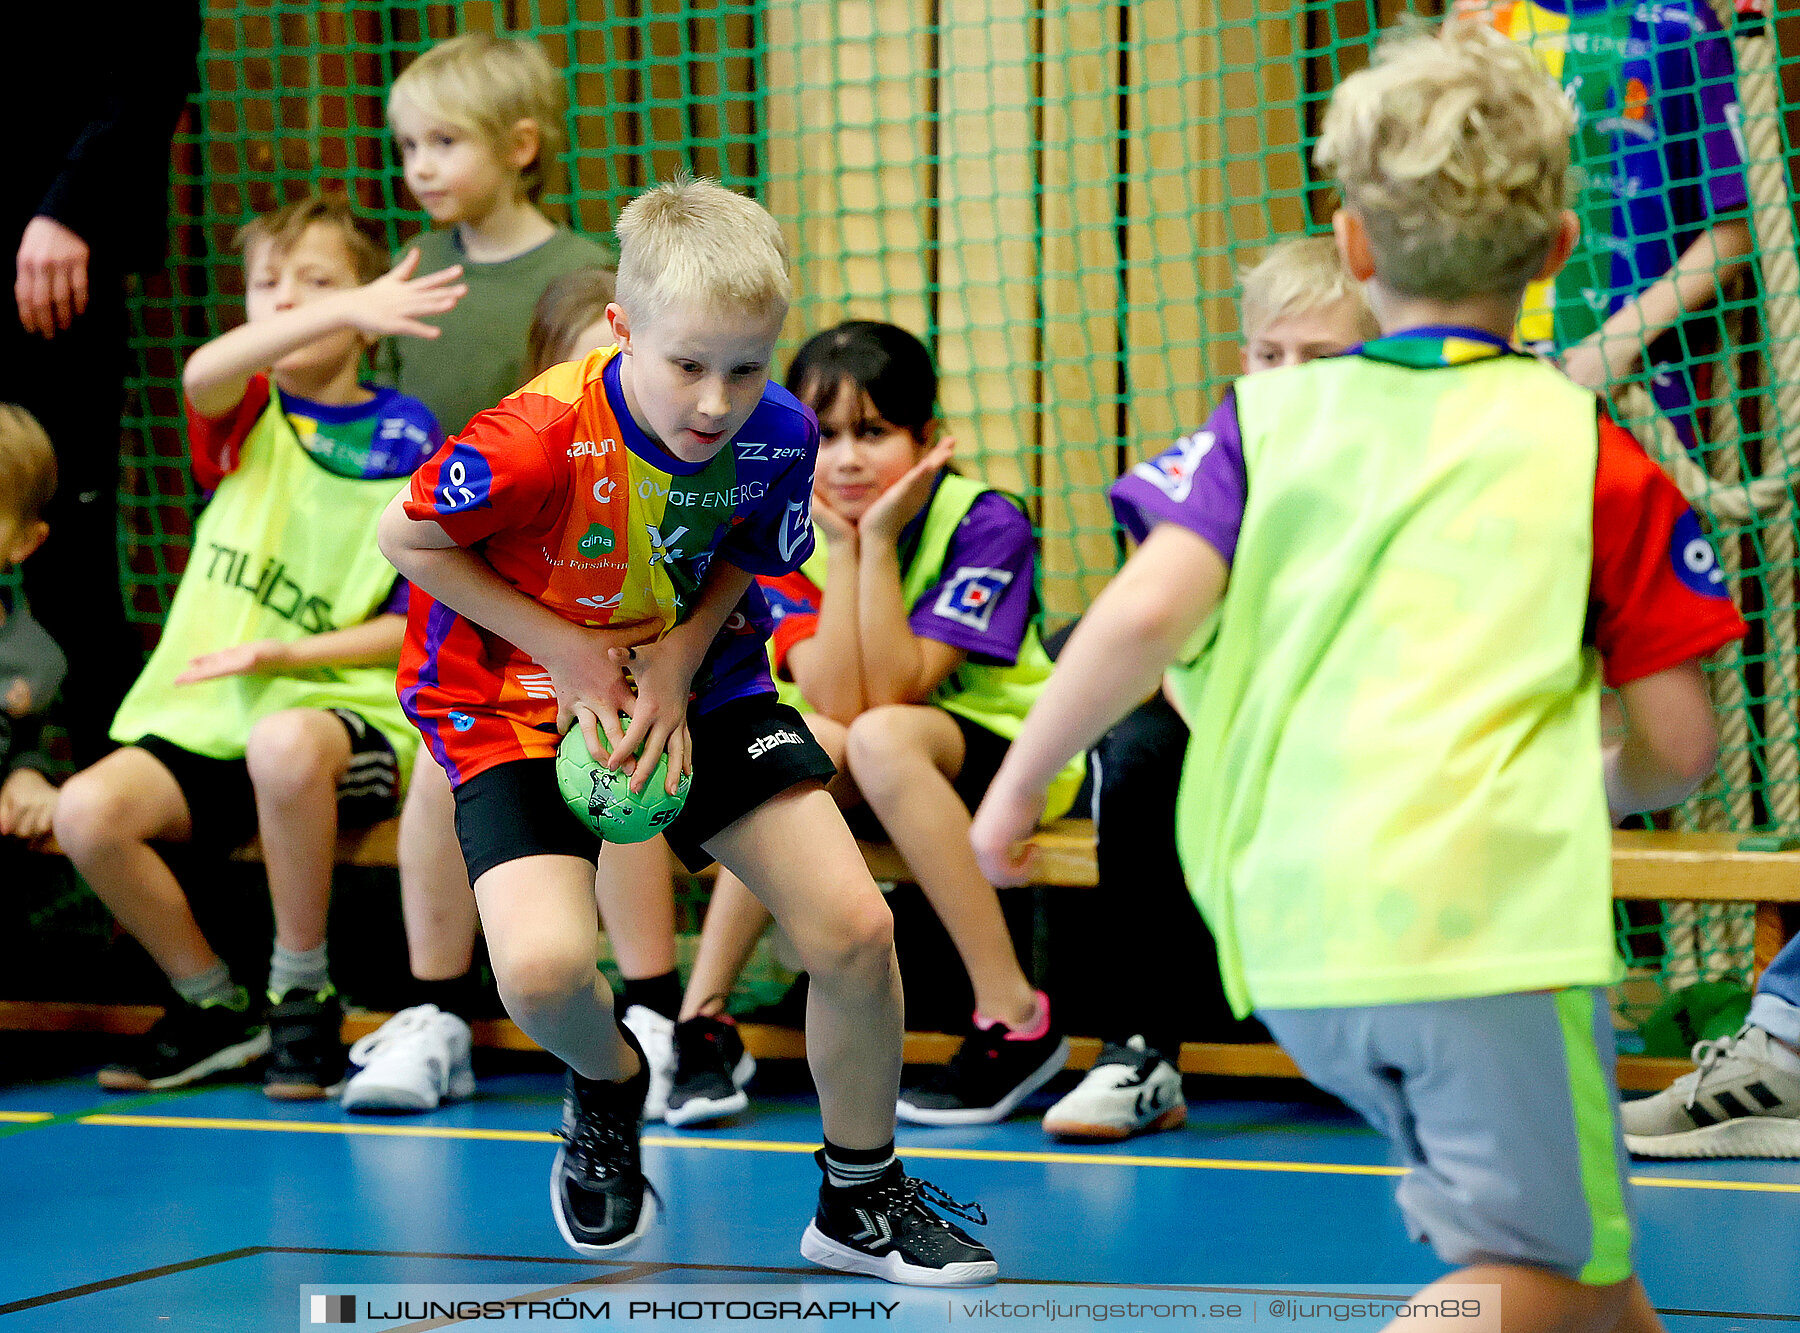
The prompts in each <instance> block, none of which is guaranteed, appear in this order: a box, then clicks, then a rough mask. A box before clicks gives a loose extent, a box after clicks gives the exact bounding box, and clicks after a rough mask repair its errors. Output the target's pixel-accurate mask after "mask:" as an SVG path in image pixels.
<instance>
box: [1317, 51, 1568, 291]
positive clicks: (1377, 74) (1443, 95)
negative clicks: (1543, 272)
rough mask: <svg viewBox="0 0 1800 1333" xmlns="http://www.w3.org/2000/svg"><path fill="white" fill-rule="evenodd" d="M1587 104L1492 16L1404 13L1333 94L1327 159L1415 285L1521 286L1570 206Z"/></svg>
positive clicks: (1402, 280) (1386, 280)
mask: <svg viewBox="0 0 1800 1333" xmlns="http://www.w3.org/2000/svg"><path fill="white" fill-rule="evenodd" d="M1574 130H1575V115H1574V112H1573V110H1571V108H1570V106H1569V103H1568V100H1567V99H1566V98H1565V97H1564V96H1563V92H1562V89H1561V88H1560V87H1558V86H1557V84H1556V82H1555V81H1554V80H1552V79H1551V78H1550V76H1549V75H1548V74H1546V73H1545V72H1544V71H1543V69H1542V68H1541V67H1540V66H1539V65H1538V64H1537V62H1536V60H1535V59H1533V57H1532V55H1531V53H1530V52H1529V51H1527V50H1526V49H1525V48H1524V47H1523V46H1521V45H1518V44H1516V43H1514V42H1510V41H1508V40H1507V39H1506V38H1504V37H1502V36H1501V35H1500V34H1499V33H1497V32H1495V31H1493V29H1491V28H1490V27H1488V26H1487V25H1486V24H1484V23H1480V22H1476V21H1474V20H1458V19H1452V20H1449V21H1447V22H1445V23H1443V24H1441V25H1439V26H1438V27H1437V28H1435V29H1432V28H1427V27H1424V26H1422V25H1420V24H1418V23H1408V24H1402V25H1401V26H1400V27H1398V28H1397V29H1395V30H1394V31H1393V32H1391V33H1390V34H1389V35H1388V36H1387V37H1385V38H1384V39H1383V40H1382V42H1381V43H1380V45H1379V46H1377V47H1376V50H1375V59H1374V63H1373V64H1372V65H1371V66H1370V67H1369V68H1368V69H1365V70H1362V71H1359V72H1358V73H1356V74H1352V75H1351V76H1350V77H1349V78H1347V79H1345V80H1344V81H1343V83H1341V84H1339V85H1338V89H1337V91H1336V92H1335V93H1334V94H1332V98H1331V106H1330V109H1329V110H1327V111H1326V113H1325V125H1324V129H1323V132H1322V133H1321V134H1320V136H1319V144H1318V147H1317V148H1316V149H1315V150H1314V152H1313V160H1314V161H1315V162H1316V163H1318V165H1319V166H1320V167H1321V168H1322V169H1324V170H1325V171H1328V172H1330V173H1331V174H1332V175H1334V176H1336V177H1337V180H1338V182H1339V184H1340V185H1341V186H1342V187H1343V193H1344V206H1345V207H1346V208H1348V209H1349V210H1350V211H1351V212H1352V213H1354V214H1356V215H1357V217H1359V218H1360V219H1361V220H1362V223H1363V225H1364V227H1365V228H1366V229H1367V231H1368V234H1369V245H1370V249H1371V251H1372V253H1373V258H1374V261H1375V272H1376V276H1377V277H1378V278H1379V279H1380V281H1381V282H1382V283H1383V285H1385V286H1386V287H1388V288H1391V289H1392V290H1394V291H1396V292H1399V293H1402V294H1404V295H1408V296H1432V297H1437V298H1439V299H1443V300H1452V301H1454V300H1461V299H1465V298H1467V297H1471V296H1480V295H1489V294H1501V295H1511V294H1513V293H1516V292H1518V291H1520V290H1522V289H1523V288H1524V287H1525V284H1526V283H1528V282H1529V281H1531V279H1532V278H1533V277H1534V276H1535V275H1536V273H1537V271H1538V270H1539V269H1540V268H1541V267H1542V266H1543V263H1544V259H1545V257H1546V256H1547V255H1548V254H1549V252H1550V247H1551V246H1552V245H1553V244H1554V242H1555V239H1556V236H1557V230H1558V227H1559V226H1560V224H1561V215H1562V210H1563V208H1564V206H1565V201H1566V199H1567V190H1568V174H1569V136H1570V135H1571V134H1573V133H1574Z"/></svg>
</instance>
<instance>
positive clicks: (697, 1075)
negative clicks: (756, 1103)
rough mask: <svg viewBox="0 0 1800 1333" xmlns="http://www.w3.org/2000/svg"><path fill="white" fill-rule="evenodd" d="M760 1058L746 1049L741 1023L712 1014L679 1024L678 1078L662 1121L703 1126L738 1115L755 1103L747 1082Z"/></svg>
mask: <svg viewBox="0 0 1800 1333" xmlns="http://www.w3.org/2000/svg"><path fill="white" fill-rule="evenodd" d="M755 1072H756V1057H755V1056H753V1055H751V1054H750V1053H749V1052H748V1051H746V1050H745V1049H744V1041H743V1038H742V1037H740V1036H738V1030H737V1024H735V1023H733V1022H731V1021H730V1020H728V1019H723V1018H715V1017H713V1016H711V1015H708V1014H701V1015H699V1016H698V1017H695V1018H690V1019H687V1020H685V1021H684V1022H680V1023H677V1024H676V1025H675V1079H674V1082H673V1083H671V1084H670V1086H669V1102H668V1107H667V1109H666V1110H665V1111H664V1112H663V1120H664V1122H665V1123H667V1124H670V1125H677V1126H680V1125H700V1124H706V1123H708V1122H710V1121H714V1120H723V1119H725V1117H727V1116H733V1115H736V1114H737V1113H738V1112H740V1111H742V1110H744V1109H745V1108H746V1107H748V1106H749V1105H750V1099H749V1098H748V1097H746V1096H745V1095H744V1084H746V1083H748V1082H749V1081H750V1076H751V1075H752V1074H754V1073H755Z"/></svg>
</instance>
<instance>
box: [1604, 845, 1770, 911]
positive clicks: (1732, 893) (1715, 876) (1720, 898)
mask: <svg viewBox="0 0 1800 1333" xmlns="http://www.w3.org/2000/svg"><path fill="white" fill-rule="evenodd" d="M1746 836H1747V835H1745V834H1742V833H1667V832H1663V831H1660V830H1651V829H1621V830H1619V831H1618V832H1615V833H1614V834H1613V897H1615V898H1626V899H1647V900H1676V901H1684V902H1727V903H1741V902H1758V903H1793V902H1800V852H1751V851H1745V850H1743V849H1742V847H1741V846H1740V844H1741V843H1742V842H1743V841H1744V838H1745V837H1746Z"/></svg>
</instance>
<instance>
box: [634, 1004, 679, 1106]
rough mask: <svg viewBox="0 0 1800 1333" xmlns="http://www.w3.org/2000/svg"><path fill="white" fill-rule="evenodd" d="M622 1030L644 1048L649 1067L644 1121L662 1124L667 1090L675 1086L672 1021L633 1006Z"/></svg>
mask: <svg viewBox="0 0 1800 1333" xmlns="http://www.w3.org/2000/svg"><path fill="white" fill-rule="evenodd" d="M625 1026H626V1027H628V1028H630V1029H631V1035H632V1036H634V1037H636V1038H637V1039H638V1045H640V1046H642V1047H643V1048H644V1058H645V1060H646V1061H647V1062H648V1063H649V1065H650V1094H649V1095H648V1096H647V1097H645V1098H644V1119H646V1120H661V1119H662V1118H663V1116H664V1114H665V1113H666V1112H667V1111H668V1109H669V1088H670V1087H671V1086H672V1085H673V1084H674V1082H675V1020H674V1019H672V1018H665V1017H663V1016H662V1015H661V1014H659V1013H657V1012H656V1010H654V1009H652V1008H650V1007H649V1006H647V1005H642V1004H634V1005H632V1006H631V1008H629V1009H627V1010H626V1011H625Z"/></svg>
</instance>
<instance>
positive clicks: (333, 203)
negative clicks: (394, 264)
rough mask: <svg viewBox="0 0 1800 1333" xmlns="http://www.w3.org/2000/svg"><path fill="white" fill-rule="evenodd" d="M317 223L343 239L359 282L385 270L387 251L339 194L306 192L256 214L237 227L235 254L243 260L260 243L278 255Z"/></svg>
mask: <svg viewBox="0 0 1800 1333" xmlns="http://www.w3.org/2000/svg"><path fill="white" fill-rule="evenodd" d="M318 225H323V226H326V227H330V228H331V229H332V230H333V231H334V232H336V233H337V234H338V235H339V236H340V237H342V238H343V241H344V248H345V249H346V250H347V251H349V253H350V265H351V267H352V268H353V269H355V271H356V280H357V282H358V283H371V282H374V281H375V279H377V278H379V277H380V276H381V275H382V274H383V273H386V272H387V271H388V257H387V252H386V251H384V250H383V249H382V248H381V247H380V246H379V245H377V244H375V241H374V239H373V238H371V237H370V235H369V234H368V233H367V232H366V231H364V230H363V228H362V223H360V222H358V221H357V220H356V214H355V213H353V212H351V211H350V201H349V200H348V199H346V198H344V197H343V196H342V195H341V194H309V195H305V196H303V197H302V198H299V199H296V200H294V201H293V202H292V203H287V204H283V205H282V206H281V207H280V208H277V209H273V210H271V211H270V212H267V213H259V214H257V215H256V216H255V217H253V218H251V219H250V221H248V222H246V223H245V224H244V225H243V226H241V227H239V228H238V230H237V236H236V237H235V238H234V239H235V241H236V243H237V248H238V253H239V254H241V255H243V256H244V257H245V258H246V259H248V258H249V257H250V251H251V250H252V249H254V248H255V247H256V246H259V245H267V246H269V247H270V248H271V249H273V250H274V252H275V253H276V254H278V255H280V254H286V253H287V252H288V251H289V250H291V249H293V248H294V246H295V245H297V244H299V241H300V238H301V237H302V236H304V235H306V233H307V232H308V231H309V230H310V229H311V228H313V227H314V226H318Z"/></svg>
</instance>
